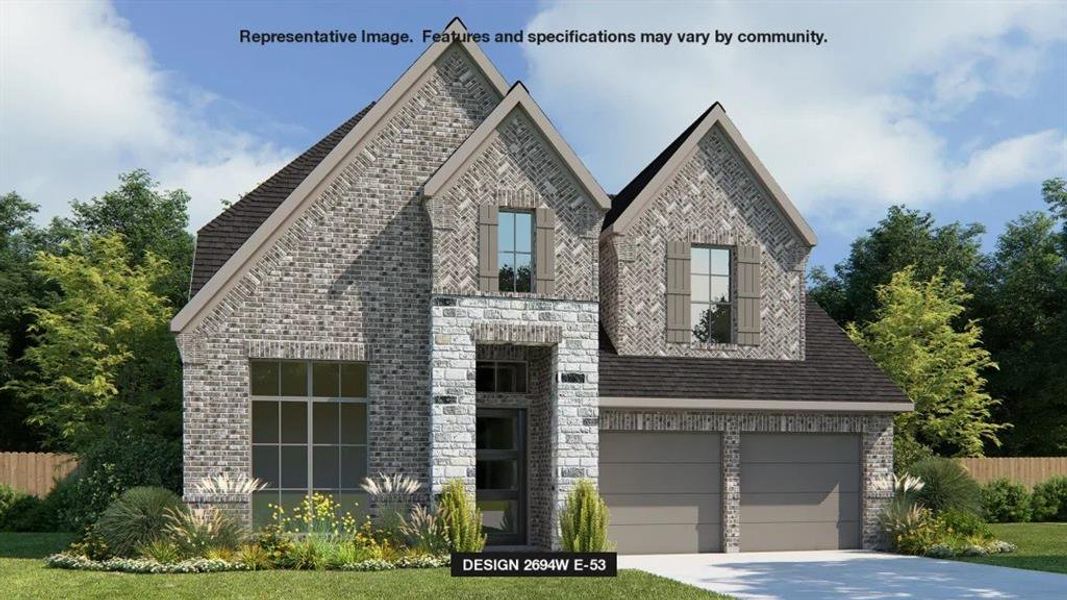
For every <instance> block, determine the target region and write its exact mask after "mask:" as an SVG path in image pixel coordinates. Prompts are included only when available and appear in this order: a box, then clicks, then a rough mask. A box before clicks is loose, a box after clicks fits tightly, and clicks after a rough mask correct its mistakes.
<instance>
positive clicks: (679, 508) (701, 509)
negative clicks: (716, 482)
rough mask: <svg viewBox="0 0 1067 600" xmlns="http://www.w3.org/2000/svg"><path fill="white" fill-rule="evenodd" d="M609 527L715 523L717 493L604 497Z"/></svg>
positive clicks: (718, 503) (719, 517)
mask: <svg viewBox="0 0 1067 600" xmlns="http://www.w3.org/2000/svg"><path fill="white" fill-rule="evenodd" d="M604 501H605V502H607V504H608V506H609V507H610V511H611V515H610V517H611V520H610V523H611V524H612V525H642V524H654V523H663V524H681V523H719V522H720V521H721V520H722V508H721V507H722V498H721V496H719V494H605V495H604Z"/></svg>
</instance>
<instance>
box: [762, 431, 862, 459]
mask: <svg viewBox="0 0 1067 600" xmlns="http://www.w3.org/2000/svg"><path fill="white" fill-rule="evenodd" d="M859 446H860V444H859V437H858V436H855V435H841V434H807V433H784V434H783V433H776V434H758V433H757V434H746V435H743V436H741V460H742V461H743V462H745V463H783V462H793V461H796V460H797V459H798V458H799V457H803V460H805V461H808V462H816V463H845V464H856V463H857V462H858V461H859V456H860V447H859Z"/></svg>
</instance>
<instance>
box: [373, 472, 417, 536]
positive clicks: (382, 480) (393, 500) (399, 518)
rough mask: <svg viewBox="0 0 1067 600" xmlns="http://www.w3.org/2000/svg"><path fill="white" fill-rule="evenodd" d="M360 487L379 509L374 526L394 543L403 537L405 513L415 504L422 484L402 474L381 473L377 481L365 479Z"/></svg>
mask: <svg viewBox="0 0 1067 600" xmlns="http://www.w3.org/2000/svg"><path fill="white" fill-rule="evenodd" d="M360 487H362V488H363V491H365V492H367V494H368V495H370V498H371V502H372V503H373V504H374V505H375V506H376V507H377V516H376V517H375V519H374V524H375V525H376V526H377V527H378V529H379V530H381V531H383V532H385V533H386V535H388V536H389V537H390V538H391V539H393V540H394V541H395V540H396V539H397V538H399V537H401V535H402V534H401V533H400V524H401V523H403V521H404V513H405V512H407V510H408V507H409V506H411V505H412V504H413V499H414V498H413V497H414V495H415V493H417V492H418V491H419V490H420V489H421V488H422V484H421V483H419V482H418V481H417V480H415V479H412V478H411V477H408V476H407V475H403V474H401V473H396V474H393V475H385V474H382V473H379V474H378V478H377V479H372V478H370V477H366V478H364V479H363V483H362V484H360Z"/></svg>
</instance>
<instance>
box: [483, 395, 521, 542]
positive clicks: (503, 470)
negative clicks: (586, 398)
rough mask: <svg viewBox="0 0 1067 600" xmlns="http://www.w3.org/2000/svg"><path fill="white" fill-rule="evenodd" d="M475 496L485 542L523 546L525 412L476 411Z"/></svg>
mask: <svg viewBox="0 0 1067 600" xmlns="http://www.w3.org/2000/svg"><path fill="white" fill-rule="evenodd" d="M476 419H477V427H476V432H477V433H476V439H475V448H476V450H477V462H476V467H475V470H476V476H475V482H476V485H475V488H476V489H475V493H476V499H477V503H478V508H479V510H481V511H482V524H483V526H484V530H485V532H486V537H487V540H486V541H487V543H488V544H495V545H509V546H510V545H523V544H526V460H525V456H526V447H525V446H526V411H525V410H522V409H502V408H492V409H490V408H485V409H481V408H480V409H478V411H477V416H476Z"/></svg>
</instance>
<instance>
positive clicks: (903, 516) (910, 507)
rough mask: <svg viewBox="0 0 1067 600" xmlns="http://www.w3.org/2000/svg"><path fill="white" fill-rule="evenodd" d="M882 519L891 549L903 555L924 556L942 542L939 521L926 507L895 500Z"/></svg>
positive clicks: (883, 529) (883, 528)
mask: <svg viewBox="0 0 1067 600" xmlns="http://www.w3.org/2000/svg"><path fill="white" fill-rule="evenodd" d="M880 519H881V525H882V531H883V532H884V533H885V535H886V538H887V539H888V540H889V545H890V547H891V548H892V549H893V550H895V551H897V552H900V553H902V554H924V553H925V552H926V551H927V550H928V549H929V548H931V547H932V546H934V545H935V544H937V543H939V542H940V541H941V540H940V539H939V537H940V536H939V533H940V532H939V524H938V522H937V519H936V518H935V517H934V513H933V511H931V510H930V509H929V508H926V507H925V506H921V505H919V504H915V503H912V502H908V501H906V500H902V499H895V500H893V501H892V502H890V503H889V506H888V507H886V510H885V511H884V512H883V513H882V515H881V517H880Z"/></svg>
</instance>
